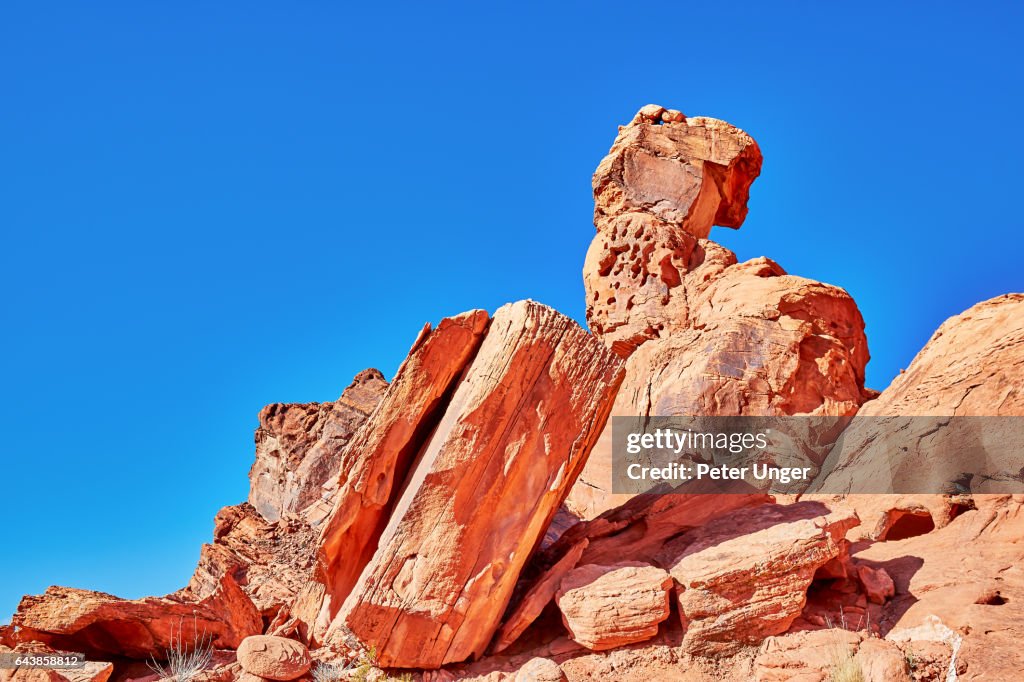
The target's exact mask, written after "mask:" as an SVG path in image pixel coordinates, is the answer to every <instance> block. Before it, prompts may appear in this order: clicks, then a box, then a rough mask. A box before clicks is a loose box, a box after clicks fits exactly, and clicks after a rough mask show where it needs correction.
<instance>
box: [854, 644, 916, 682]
mask: <svg viewBox="0 0 1024 682" xmlns="http://www.w3.org/2000/svg"><path fill="white" fill-rule="evenodd" d="M854 660H855V661H856V662H857V663H858V664H859V665H860V669H861V672H862V674H863V675H864V682H910V671H909V670H908V666H907V659H906V656H904V654H903V652H902V651H900V650H899V649H898V648H896V646H895V645H894V644H893V643H892V642H887V641H885V640H882V639H874V638H871V637H868V638H866V639H864V641H862V642H861V643H860V647H859V648H858V649H857V655H856V656H855V657H854Z"/></svg>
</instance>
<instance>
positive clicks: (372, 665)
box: [350, 646, 377, 682]
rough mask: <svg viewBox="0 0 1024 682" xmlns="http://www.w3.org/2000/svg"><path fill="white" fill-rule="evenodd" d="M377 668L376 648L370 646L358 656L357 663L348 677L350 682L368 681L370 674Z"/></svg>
mask: <svg viewBox="0 0 1024 682" xmlns="http://www.w3.org/2000/svg"><path fill="white" fill-rule="evenodd" d="M376 670H377V648H376V647H373V646H371V647H370V648H369V649H367V650H366V651H364V652H363V653H362V654H360V656H359V665H358V666H357V667H356V668H355V672H354V673H352V677H351V678H350V679H351V680H352V682H370V680H371V679H373V678H372V677H371V675H372V674H373V673H374V672H375V671H376Z"/></svg>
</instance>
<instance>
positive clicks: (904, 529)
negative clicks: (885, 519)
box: [880, 510, 935, 540]
mask: <svg viewBox="0 0 1024 682" xmlns="http://www.w3.org/2000/svg"><path fill="white" fill-rule="evenodd" d="M889 514H890V515H891V516H890V517H892V516H895V517H896V520H895V521H894V522H893V523H892V525H890V526H889V528H888V530H886V531H885V532H884V533H883V534H882V537H881V538H880V539H881V540H906V539H907V538H913V537H917V536H918V535H924V534H925V533H930V532H932V531H933V530H935V522H934V521H933V520H932V515H931V514H929V513H928V512H904V511H895V510H894V511H891V512H889Z"/></svg>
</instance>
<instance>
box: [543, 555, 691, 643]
mask: <svg viewBox="0 0 1024 682" xmlns="http://www.w3.org/2000/svg"><path fill="white" fill-rule="evenodd" d="M671 590H672V577H671V576H670V575H669V574H668V572H667V571H665V570H664V569H661V568H658V567H656V566H651V565H649V564H644V563H642V562H639V561H626V562H622V563H618V564H614V565H612V566H600V565H597V564H587V565H585V566H580V567H578V568H575V569H573V570H572V571H570V572H569V573H568V575H566V576H565V577H564V578H563V579H562V581H561V584H560V586H559V588H558V593H557V594H556V595H555V601H556V603H557V604H558V608H559V609H560V610H561V612H562V620H563V621H564V622H565V626H566V628H568V630H569V636H570V637H572V638H573V640H575V641H577V642H579V643H580V644H582V645H583V646H585V647H587V648H588V649H591V650H593V651H603V650H605V649H614V648H615V647H618V646H623V645H625V644H633V643H636V642H643V641H644V640H647V639H650V638H651V637H654V635H656V634H658V625H659V624H660V623H661V622H662V621H664V620H665V619H666V618H668V616H669V611H670V608H669V593H670V591H671Z"/></svg>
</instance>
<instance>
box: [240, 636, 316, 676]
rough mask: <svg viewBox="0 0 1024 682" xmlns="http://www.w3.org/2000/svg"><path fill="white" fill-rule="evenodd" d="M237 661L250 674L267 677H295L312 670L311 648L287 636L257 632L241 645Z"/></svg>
mask: <svg viewBox="0 0 1024 682" xmlns="http://www.w3.org/2000/svg"><path fill="white" fill-rule="evenodd" d="M238 662H239V663H240V664H241V666H242V669H243V670H244V671H245V672H247V673H249V674H250V675H257V676H259V677H262V678H265V679H268V680H294V679H296V678H299V677H302V676H303V675H305V674H306V673H307V672H308V671H309V666H310V664H311V660H310V657H309V650H308V649H307V648H306V646H305V645H304V644H302V643H301V642H296V641H295V640H294V639H286V638H284V637H273V636H270V635H255V636H252V637H246V638H245V639H244V640H242V643H241V644H240V645H239V646H238Z"/></svg>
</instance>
